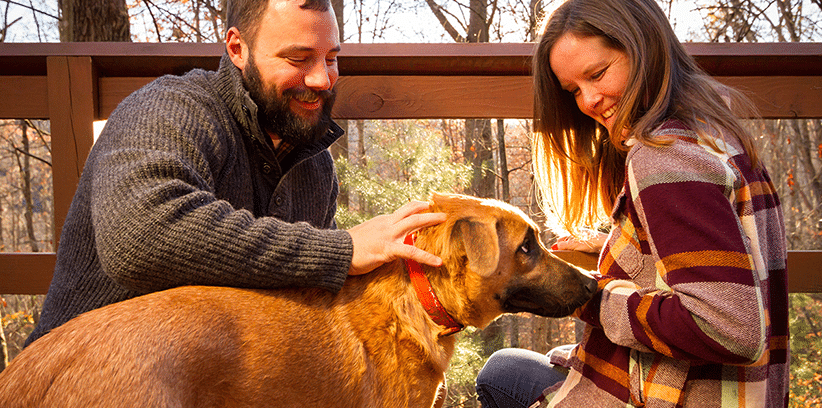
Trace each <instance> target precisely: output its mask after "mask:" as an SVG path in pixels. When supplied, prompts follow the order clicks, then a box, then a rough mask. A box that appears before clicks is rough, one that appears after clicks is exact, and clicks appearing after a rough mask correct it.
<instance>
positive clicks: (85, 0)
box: [0, 0, 822, 407]
mask: <svg viewBox="0 0 822 408" xmlns="http://www.w3.org/2000/svg"><path fill="white" fill-rule="evenodd" d="M332 4H333V6H334V8H335V10H336V11H337V17H338V19H339V21H340V26H341V33H340V34H341V40H342V41H343V42H344V43H345V42H348V43H351V42H529V41H533V39H534V33H535V30H536V27H537V24H538V21H539V20H540V17H542V16H544V15H547V14H549V13H550V12H551V11H552V10H553V9H554V8H556V7H557V6H558V5H559V4H561V0H544V1H539V0H459V1H454V0H345V1H343V0H332ZM659 4H660V6H661V7H662V9H663V10H665V11H666V13H667V14H668V16H669V19H670V21H671V24H672V26H673V27H674V29H675V31H676V32H677V35H678V36H679V38H680V40H681V41H694V42H803V41H804V42H819V41H820V40H822V0H798V1H797V0H716V1H707V0H689V1H685V0H659ZM224 9H225V0H0V42H57V41H64V42H66V41H133V42H221V40H222V38H223V34H224V30H225V28H224V27H223V24H222V22H223V18H224ZM523 97H524V98H530V96H529V95H524V96H523ZM341 125H342V126H343V127H344V128H347V129H348V137H347V138H345V139H344V140H342V141H341V142H340V143H338V144H337V145H335V146H334V147H333V148H332V153H333V154H334V157H335V160H336V162H337V165H338V171H339V174H340V180H341V184H342V194H341V196H340V203H339V204H340V210H339V212H338V215H337V220H338V224H339V225H340V226H341V227H342V228H345V227H348V226H352V225H355V224H356V223H358V222H360V221H361V220H364V219H367V218H370V217H372V216H374V215H376V214H382V213H387V212H390V211H393V210H394V209H396V208H397V207H399V206H400V205H402V203H404V202H406V201H408V200H409V199H425V198H426V197H427V196H428V194H430V192H431V191H436V190H439V191H456V192H465V193H468V194H474V195H477V196H482V197H494V198H498V199H501V200H504V201H508V202H510V203H512V204H514V205H516V206H519V207H520V208H522V209H523V210H524V211H526V212H527V213H529V214H531V215H532V216H533V217H534V218H535V219H537V220H539V221H540V222H543V223H545V224H546V231H545V233H544V234H543V239H544V240H545V242H546V243H548V244H550V242H551V240H552V239H553V238H554V235H553V233H552V230H551V229H550V228H549V227H551V224H552V223H551V222H550V221H551V218H550V214H548V215H546V214H544V213H543V212H542V211H541V210H540V208H539V206H538V205H537V203H536V201H535V199H534V186H533V181H532V177H531V174H530V160H531V159H530V155H531V152H530V141H529V130H530V121H528V120H512V119H506V118H499V119H496V120H486V119H473V120H465V119H461V120H457V119H453V120H403V121H383V120H380V121H373V120H371V121H362V120H349V121H343V122H342V123H341ZM748 125H749V126H750V128H751V130H752V132H753V133H754V134H755V135H757V136H758V141H759V148H760V150H761V152H762V156H763V160H764V161H765V163H766V166H767V167H768V169H769V170H770V172H771V175H772V177H773V181H774V183H775V185H776V186H777V189H778V191H779V194H780V196H781V198H782V201H783V209H784V212H785V220H786V230H787V231H786V232H787V237H788V243H789V249H797V250H813V249H815V250H819V249H822V120H820V119H793V120H759V121H749V123H748ZM50 149H51V144H50V133H49V124H48V122H47V121H36V120H29V119H26V118H5V119H2V120H0V251H2V252H49V251H53V250H54V242H53V232H52V231H53V225H54V224H53V216H52V206H53V204H52V201H51V200H52V199H51V197H52V194H51V188H52V187H51V186H52V181H51V169H50V161H51V151H50ZM42 299H43V296H19V295H0V323H1V324H0V369H2V368H4V367H5V365H6V364H8V361H9V360H10V359H12V358H13V357H14V356H15V355H16V354H17V353H18V352H19V350H20V346H21V345H22V342H23V340H24V339H25V337H26V336H27V335H28V333H30V332H31V329H32V328H33V325H34V324H35V323H36V321H37V319H38V316H39V310H40V305H41V304H42ZM247 312H249V313H251V312H253V311H247ZM790 323H791V347H792V350H793V358H792V363H791V372H792V382H791V402H790V404H791V407H811V406H820V405H822V295H820V294H792V295H791V322H790ZM461 336H462V337H461V338H460V341H459V346H458V349H457V353H456V355H455V358H454V360H453V361H452V365H451V369H450V371H449V373H448V384H449V396H448V401H447V403H446V406H448V407H474V406H478V404H477V402H476V400H475V395H474V390H473V380H474V378H475V377H476V373H477V371H478V370H479V368H480V367H481V366H482V364H483V363H484V361H485V359H487V357H488V356H489V355H490V354H491V353H492V352H493V351H495V350H497V349H499V348H501V347H525V348H529V349H532V350H535V351H538V352H546V351H548V350H550V349H551V348H552V347H554V346H557V345H562V344H568V343H573V342H574V341H576V338H577V336H578V327H577V323H576V322H575V321H574V320H572V319H570V318H566V319H543V318H539V317H534V316H532V315H528V314H519V315H510V316H504V317H503V318H500V319H498V320H497V321H496V322H495V323H494V324H492V325H491V326H489V327H488V328H486V329H484V330H481V331H479V330H471V331H468V332H466V333H464V334H462V335H461Z"/></svg>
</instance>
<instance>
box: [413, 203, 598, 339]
mask: <svg viewBox="0 0 822 408" xmlns="http://www.w3.org/2000/svg"><path fill="white" fill-rule="evenodd" d="M431 211H434V212H443V213H446V214H448V219H447V221H445V222H444V223H442V224H440V225H437V226H434V227H430V228H426V229H424V230H422V231H420V232H419V233H418V237H417V246H419V247H420V248H422V249H424V250H426V251H429V252H431V253H434V254H437V255H439V256H440V257H441V258H442V259H443V262H444V265H443V267H442V268H439V269H438V270H437V271H433V270H432V271H430V272H429V273H428V278H429V280H430V281H431V284H432V286H433V287H434V288H435V290H436V291H437V294H438V296H439V297H440V301H441V302H442V303H443V306H444V307H445V309H446V310H448V311H449V312H450V313H451V314H452V315H453V316H454V317H455V318H456V319H457V320H458V321H460V322H462V323H464V324H469V325H472V326H476V327H484V326H485V325H487V324H488V323H490V322H491V321H492V320H493V319H495V318H496V317H498V316H499V315H501V314H503V313H517V312H530V313H533V314H537V315H540V316H547V317H562V316H567V315H569V314H571V313H572V312H573V311H574V310H575V309H576V308H578V307H579V306H582V305H583V304H584V303H585V302H587V301H588V300H589V299H590V298H591V296H592V295H593V294H594V292H595V291H596V288H597V285H596V281H595V280H594V279H592V278H591V277H590V276H588V275H586V274H585V273H584V272H583V271H582V270H580V269H579V268H577V267H575V266H573V265H571V264H569V263H567V262H565V261H563V260H561V259H559V258H557V257H556V256H554V255H553V254H551V253H550V252H549V251H547V250H546V249H545V247H544V246H543V244H542V242H541V241H540V239H539V229H538V227H537V225H536V224H535V223H534V222H533V221H532V220H531V219H530V218H529V217H528V216H526V215H525V214H524V213H523V212H522V211H520V210H519V209H517V208H516V207H513V206H511V205H508V204H506V203H503V202H500V201H496V200H484V199H478V198H475V197H468V196H462V195H445V194H434V195H433V196H432V198H431Z"/></svg>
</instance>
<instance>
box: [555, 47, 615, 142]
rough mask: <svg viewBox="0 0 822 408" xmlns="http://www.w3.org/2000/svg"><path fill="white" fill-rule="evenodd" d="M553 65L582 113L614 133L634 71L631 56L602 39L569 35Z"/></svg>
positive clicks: (559, 49)
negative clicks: (632, 71)
mask: <svg viewBox="0 0 822 408" xmlns="http://www.w3.org/2000/svg"><path fill="white" fill-rule="evenodd" d="M549 63H550V65H551V70H552V71H553V72H554V75H556V77H557V79H559V83H560V85H561V86H562V89H564V90H566V91H568V92H570V93H572V94H573V95H574V99H575V100H576V102H577V106H578V107H579V110H580V111H582V113H584V114H586V115H588V116H590V117H591V118H593V119H594V120H596V121H597V122H599V123H600V124H601V125H603V126H605V128H606V129H608V133H610V134H613V132H614V129H613V128H612V127H613V124H614V120H615V118H616V116H615V113H616V108H617V103H618V102H619V99H620V98H621V97H622V94H623V92H624V91H625V87H626V85H627V84H628V76H629V75H630V72H631V67H630V64H629V63H628V55H627V54H625V53H624V52H622V51H619V50H616V49H614V48H611V47H608V46H606V44H605V42H604V41H603V39H602V38H601V37H596V36H589V37H580V36H577V35H574V34H571V33H565V34H563V36H562V37H560V38H559V40H557V42H556V43H555V44H554V47H553V48H552V49H551V53H550V55H549Z"/></svg>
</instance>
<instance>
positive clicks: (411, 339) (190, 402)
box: [0, 195, 596, 408]
mask: <svg viewBox="0 0 822 408" xmlns="http://www.w3.org/2000/svg"><path fill="white" fill-rule="evenodd" d="M431 210H432V211H436V212H444V213H447V214H448V219H447V221H446V222H444V223H443V224H440V225H437V226H434V227H430V228H426V229H424V230H422V231H420V232H419V233H418V236H417V241H416V245H417V246H418V247H419V248H422V249H424V250H426V251H429V252H431V253H434V254H437V255H439V256H440V257H442V259H443V261H444V265H443V266H442V267H440V268H431V267H423V268H424V271H425V273H426V275H427V276H428V279H429V280H430V282H431V285H432V287H433V288H434V290H435V292H436V294H437V296H438V297H439V299H440V302H441V303H442V304H443V306H444V308H445V309H446V310H447V311H448V312H449V313H450V314H451V315H452V316H453V317H454V318H455V319H456V320H457V321H459V322H461V323H463V324H465V325H471V326H476V327H480V328H481V327H484V326H486V325H487V324H488V323H490V322H491V321H492V320H493V319H495V318H496V317H498V316H499V315H501V314H502V313H506V312H511V313H514V312H523V311H525V312H532V313H535V314H538V315H542V316H551V317H559V316H565V315H568V314H570V313H571V312H572V311H573V310H574V309H575V308H577V307H578V306H580V305H582V304H583V303H584V302H586V301H587V300H588V299H589V298H590V297H591V296H592V294H593V292H594V291H595V290H596V284H595V281H594V280H593V279H591V278H590V277H588V276H586V275H585V274H584V273H582V272H581V271H580V270H579V269H577V268H576V267H573V266H571V265H569V264H567V263H566V262H564V261H561V260H560V259H558V258H556V257H555V256H553V255H551V254H550V253H548V252H547V251H546V250H545V248H544V247H543V246H542V244H541V243H540V242H539V238H538V236H539V235H538V230H537V227H536V225H535V224H534V223H533V221H531V220H530V219H528V218H527V217H526V216H525V215H524V214H523V213H522V212H521V211H519V210H517V209H516V208H514V207H512V206H509V205H506V204H504V203H500V202H496V201H492V200H480V199H476V198H472V197H465V196H456V195H434V196H433V198H432V206H431ZM441 330H442V327H441V326H438V325H437V324H435V323H434V322H433V321H432V320H431V318H429V317H428V315H427V314H426V312H425V310H424V309H423V306H422V304H421V303H420V300H419V299H417V296H416V294H415V292H414V289H413V288H412V287H411V285H410V282H409V277H408V273H407V272H406V269H405V267H404V264H403V262H402V261H401V260H399V261H395V262H391V263H389V264H386V265H384V266H382V267H381V268H379V269H378V270H375V271H373V272H372V273H369V274H366V275H362V276H352V277H349V278H348V280H347V281H346V283H345V285H344V286H343V288H342V290H341V291H340V292H339V293H337V294H332V293H329V292H326V291H322V290H318V289H277V290H244V289H234V288H224V287H181V288H177V289H171V290H167V291H163V292H157V293H152V294H148V295H145V296H141V297H138V298H135V299H131V300H128V301H125V302H120V303H117V304H113V305H109V306H107V307H104V308H101V309H97V310H94V311H91V312H88V313H85V314H83V315H81V316H79V317H77V318H75V319H73V320H72V321H70V322H68V323H66V324H65V325H63V326H61V327H59V328H57V329H55V330H53V331H52V332H51V333H49V334H48V335H46V336H44V337H43V338H41V339H39V340H37V341H36V342H34V343H33V344H32V345H30V346H29V347H28V348H27V349H25V350H24V351H23V352H22V353H21V354H20V355H19V356H18V357H17V358H16V359H15V360H14V361H12V363H11V364H10V366H9V367H8V368H7V369H6V370H5V371H4V372H2V373H0V407H3V408H13V407H49V408H51V407H82V408H89V407H115V406H121V407H338V408H344V407H352V408H353V407H431V406H432V404H433V403H434V399H435V395H436V393H437V388H438V386H439V385H440V384H441V383H442V382H443V378H444V376H443V375H444V372H445V371H446V369H447V366H448V361H449V359H450V357H451V354H452V352H453V349H454V341H455V340H454V336H439V334H440V331H441Z"/></svg>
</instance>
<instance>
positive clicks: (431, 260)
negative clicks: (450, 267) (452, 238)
mask: <svg viewBox="0 0 822 408" xmlns="http://www.w3.org/2000/svg"><path fill="white" fill-rule="evenodd" d="M402 247H403V248H401V249H399V250H398V251H397V255H398V256H399V257H400V258H404V259H411V260H414V261H417V262H419V263H421V264H425V265H429V266H434V267H439V266H442V259H441V258H440V257H438V256H436V255H434V254H430V253H428V252H425V251H423V250H422V249H419V248H417V247H415V246H412V245H402Z"/></svg>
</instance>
